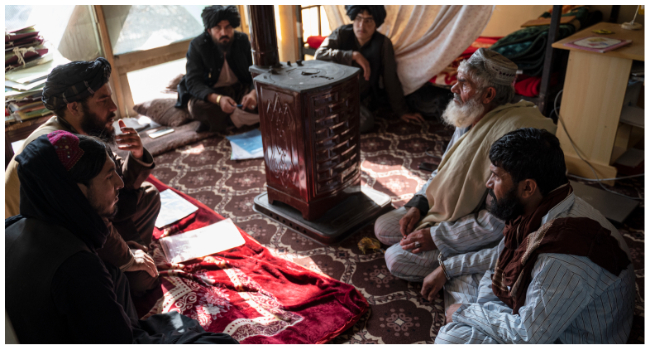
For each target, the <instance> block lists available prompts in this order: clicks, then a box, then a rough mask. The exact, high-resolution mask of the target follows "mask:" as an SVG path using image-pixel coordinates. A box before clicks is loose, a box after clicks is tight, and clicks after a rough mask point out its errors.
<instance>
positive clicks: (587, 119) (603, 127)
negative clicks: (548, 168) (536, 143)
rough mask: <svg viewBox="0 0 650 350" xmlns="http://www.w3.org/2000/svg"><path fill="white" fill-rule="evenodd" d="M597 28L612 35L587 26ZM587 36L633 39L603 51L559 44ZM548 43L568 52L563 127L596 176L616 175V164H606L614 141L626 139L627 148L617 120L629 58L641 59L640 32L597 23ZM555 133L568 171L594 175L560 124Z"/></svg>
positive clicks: (626, 128) (624, 130)
mask: <svg viewBox="0 0 650 350" xmlns="http://www.w3.org/2000/svg"><path fill="white" fill-rule="evenodd" d="M596 29H607V30H611V31H612V32H614V34H609V35H599V34H596V33H593V32H592V30H596ZM590 36H603V37H607V38H616V39H628V40H632V43H631V44H629V45H627V46H624V47H621V48H618V49H615V50H612V51H609V52H605V53H598V52H592V51H586V50H580V49H574V48H570V47H567V46H565V45H564V44H565V43H567V42H571V41H574V40H577V39H580V38H586V37H590ZM553 47H554V48H556V49H563V50H570V51H571V52H570V54H569V62H568V65H567V71H566V78H565V83H564V92H563V94H562V107H561V108H560V115H561V116H562V120H563V121H564V123H565V125H566V128H567V131H568V132H569V134H570V135H571V138H572V139H573V141H574V143H575V145H576V148H577V149H578V150H579V151H580V154H581V155H582V157H583V158H585V159H586V160H588V161H589V162H590V163H591V165H592V166H593V167H594V168H595V169H596V172H597V174H598V176H599V177H600V178H612V177H616V168H614V167H613V166H612V165H611V164H612V163H613V162H614V161H615V160H616V158H618V156H620V155H621V152H620V148H621V147H619V149H618V150H616V149H615V145H616V144H618V145H619V146H620V145H621V144H622V143H625V146H627V143H626V142H624V141H625V140H624V139H625V136H626V135H627V137H628V138H629V134H630V132H631V127H629V126H627V125H626V126H622V127H619V124H620V123H619V120H620V116H621V110H622V108H623V99H624V97H625V90H626V89H627V83H628V79H629V76H630V68H631V67H632V61H633V60H638V61H643V60H644V53H643V50H644V34H643V30H636V31H629V30H624V29H623V28H621V26H620V24H614V23H606V22H601V23H598V24H596V25H594V26H591V27H589V28H586V29H584V30H581V31H579V32H577V33H575V34H574V35H571V36H570V37H567V38H565V39H563V40H560V41H558V42H556V43H554V44H553ZM626 133H627V134H626ZM617 134H618V137H617ZM557 137H558V139H559V140H560V144H561V145H562V149H563V150H564V157H565V160H566V164H567V169H568V170H569V172H570V173H572V174H575V175H579V176H584V177H588V178H593V176H594V175H593V172H592V171H591V169H590V168H589V166H588V165H587V164H585V162H583V161H582V160H581V159H580V158H579V157H578V156H577V155H576V152H575V150H574V149H573V147H572V146H571V143H570V141H569V139H568V137H567V135H566V133H565V131H564V129H563V128H562V126H561V125H558V128H557ZM613 150H614V152H613ZM613 156H614V157H613ZM609 183H613V182H609Z"/></svg>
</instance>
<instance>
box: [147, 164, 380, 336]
mask: <svg viewBox="0 0 650 350" xmlns="http://www.w3.org/2000/svg"><path fill="white" fill-rule="evenodd" d="M147 181H149V182H151V183H153V184H154V185H155V186H156V188H158V190H159V191H163V190H165V189H167V188H169V187H168V186H166V185H165V184H163V183H162V182H160V181H159V180H158V179H156V178H154V177H153V176H150V177H149V178H148V179H147ZM172 190H174V191H175V192H176V193H178V194H179V195H180V196H182V197H183V198H185V199H187V200H188V201H190V202H191V203H192V204H194V205H196V206H197V207H199V210H198V211H197V212H195V213H194V214H192V215H190V216H188V217H186V218H185V219H183V220H181V221H179V222H177V223H176V224H173V225H172V227H171V229H167V230H166V231H165V232H163V231H160V230H158V229H155V230H154V233H153V235H154V239H158V238H160V237H161V236H162V235H167V234H175V233H178V232H185V231H189V230H194V229H197V228H201V227H204V226H207V225H210V224H213V223H215V222H217V221H221V220H223V219H224V218H223V217H222V216H221V215H219V214H217V213H215V212H214V211H213V210H211V209H210V208H208V207H206V206H205V205H203V204H202V203H201V202H199V201H197V200H195V199H193V198H191V197H189V196H188V195H186V194H184V193H182V192H179V191H176V190H175V189H172ZM239 231H240V232H241V234H242V236H243V237H244V239H245V241H246V244H245V245H243V246H241V247H237V248H233V249H230V250H227V251H225V252H221V253H218V254H213V255H211V256H206V257H204V258H202V259H195V260H192V261H189V262H186V264H185V265H173V266H172V265H170V264H169V263H166V262H165V260H164V258H163V256H162V253H161V251H160V249H154V259H155V260H156V263H157V265H158V266H159V268H158V269H159V271H160V278H161V282H162V292H163V293H164V295H163V297H162V298H161V299H159V300H158V302H157V303H156V305H155V306H154V307H153V309H152V310H151V311H150V312H149V314H155V313H161V312H169V311H178V312H179V313H182V314H184V315H186V316H189V317H192V318H194V319H196V320H198V321H199V322H200V323H201V325H202V326H203V328H204V329H205V330H206V331H210V332H225V333H228V334H230V335H231V336H232V337H233V338H235V339H237V340H238V341H239V342H241V343H246V344H257V343H283V344H284V343H325V342H328V341H329V340H331V339H333V338H334V337H336V336H337V335H339V334H340V333H341V332H343V331H344V330H346V329H347V328H349V327H351V326H352V325H354V324H355V323H356V322H357V321H358V320H359V318H360V317H361V316H362V315H363V314H364V313H365V312H366V311H367V309H368V303H367V301H366V300H365V298H364V297H363V296H362V295H361V293H359V292H358V291H357V290H356V289H355V288H354V287H353V286H351V285H349V284H345V283H342V282H339V281H337V280H335V279H332V278H330V277H328V276H325V275H322V274H319V273H316V272H313V271H311V270H308V269H305V268H303V267H301V266H299V265H296V264H294V263H292V262H289V261H286V260H284V259H281V258H278V257H275V256H273V255H272V253H271V252H270V251H269V250H268V249H266V248H265V247H263V246H261V245H260V244H259V243H258V242H257V241H255V240H254V239H253V238H252V237H250V236H249V235H248V234H247V233H246V232H244V231H242V230H241V229H239ZM153 245H154V246H155V245H156V243H154V244H153ZM146 317H147V316H146V315H145V318H146Z"/></svg>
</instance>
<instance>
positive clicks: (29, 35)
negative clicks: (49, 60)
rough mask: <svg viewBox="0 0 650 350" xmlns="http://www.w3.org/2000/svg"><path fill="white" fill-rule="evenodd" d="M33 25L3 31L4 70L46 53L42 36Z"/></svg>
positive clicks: (25, 63)
mask: <svg viewBox="0 0 650 350" xmlns="http://www.w3.org/2000/svg"><path fill="white" fill-rule="evenodd" d="M38 33H39V32H38V31H37V30H36V29H34V26H29V27H25V28H20V29H16V30H12V31H9V32H7V33H5V72H6V71H10V70H13V69H17V68H20V67H23V68H24V66H25V65H27V63H29V62H32V61H36V60H38V59H39V58H41V57H43V56H44V55H45V54H47V53H48V51H49V49H48V48H47V47H45V46H44V45H43V41H44V40H43V37H42V36H41V35H39V34H38Z"/></svg>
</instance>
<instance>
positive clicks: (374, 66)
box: [339, 24, 385, 101]
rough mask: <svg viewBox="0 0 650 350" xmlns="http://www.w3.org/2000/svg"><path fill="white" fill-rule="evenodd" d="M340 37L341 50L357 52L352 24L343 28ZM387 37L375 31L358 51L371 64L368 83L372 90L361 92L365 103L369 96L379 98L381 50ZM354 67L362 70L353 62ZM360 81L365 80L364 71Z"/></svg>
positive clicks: (360, 75)
mask: <svg viewBox="0 0 650 350" xmlns="http://www.w3.org/2000/svg"><path fill="white" fill-rule="evenodd" d="M339 36H340V40H339V42H340V45H341V47H340V49H341V50H355V51H356V50H357V42H356V37H355V36H354V28H353V27H352V24H347V25H344V26H343V27H341V29H340V30H339ZM384 39H385V36H384V35H383V34H381V33H380V32H378V31H376V30H375V33H374V34H373V35H372V38H370V41H368V42H367V43H366V45H364V46H363V47H362V48H361V49H359V50H358V51H359V52H360V53H361V54H362V55H363V57H365V58H366V60H368V63H369V64H370V80H369V81H368V83H369V85H370V89H367V90H365V91H360V93H361V96H360V97H361V101H363V100H364V99H365V98H366V97H367V96H368V95H369V94H371V93H372V95H373V97H374V98H377V97H378V96H380V95H379V77H380V76H381V72H382V71H383V69H382V62H383V57H382V55H383V52H382V50H381V47H382V45H383V44H384ZM352 65H353V66H355V67H359V68H361V66H359V65H358V64H357V63H356V62H354V61H353V62H352ZM359 79H360V80H361V79H363V71H362V72H361V74H359Z"/></svg>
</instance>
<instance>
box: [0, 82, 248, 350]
mask: <svg viewBox="0 0 650 350" xmlns="http://www.w3.org/2000/svg"><path fill="white" fill-rule="evenodd" d="M70 98H71V96H70V95H69V94H66V99H68V101H70ZM16 161H17V162H18V163H19V166H18V177H19V178H20V182H21V187H20V214H19V215H17V216H12V217H10V218H8V219H6V220H5V282H6V285H5V298H6V300H7V303H6V305H5V310H6V315H7V316H8V317H9V319H10V320H11V323H12V325H13V329H14V331H15V332H16V337H17V338H18V341H19V342H20V343H39V344H56V343H58V344H60V343H66V344H72V343H92V344H98V343H179V344H180V343H236V341H235V340H233V339H232V338H231V337H230V336H229V335H227V334H215V333H208V332H205V331H204V330H203V328H202V327H201V326H200V325H199V323H198V322H197V321H195V320H192V319H190V318H188V317H185V316H183V315H180V314H179V313H177V312H171V313H163V314H157V315H153V316H151V317H149V318H148V319H147V320H144V321H140V320H139V319H138V316H137V312H136V311H135V308H134V305H133V302H132V300H131V295H130V292H129V282H128V280H127V278H126V277H125V276H124V274H123V273H122V271H120V269H119V268H117V267H115V266H114V265H112V264H111V263H108V262H105V261H102V259H100V258H99V257H98V256H97V250H98V249H100V248H101V247H102V245H104V244H105V241H106V240H107V238H108V237H109V236H110V229H109V227H107V225H106V223H107V222H108V220H110V219H111V218H112V217H113V216H114V215H115V214H116V212H117V211H118V209H117V203H118V194H119V193H120V189H122V188H123V187H124V185H125V184H124V182H123V181H122V177H121V176H120V175H119V174H118V169H119V168H118V167H117V164H116V163H115V160H114V158H113V155H112V152H111V151H110V148H108V147H107V146H106V145H105V144H104V143H103V142H102V141H100V140H99V139H98V138H94V137H90V136H84V135H79V136H77V135H74V134H72V133H70V132H67V131H64V130H57V131H54V132H51V133H49V134H47V135H41V136H39V137H37V138H36V139H34V140H32V142H30V143H29V144H28V145H27V146H26V147H25V148H24V149H23V151H22V152H21V153H20V154H19V155H18V156H17V157H16ZM149 259H151V258H149Z"/></svg>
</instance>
